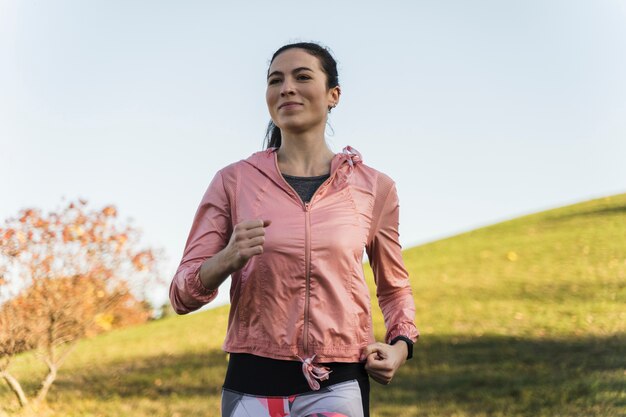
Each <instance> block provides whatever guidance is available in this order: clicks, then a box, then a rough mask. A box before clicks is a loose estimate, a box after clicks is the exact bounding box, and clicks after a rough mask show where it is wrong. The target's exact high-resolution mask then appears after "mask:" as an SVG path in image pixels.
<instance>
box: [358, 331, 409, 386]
mask: <svg viewBox="0 0 626 417" xmlns="http://www.w3.org/2000/svg"><path fill="white" fill-rule="evenodd" d="M407 354H408V347H407V345H406V342H404V341H402V340H399V341H398V342H396V343H395V344H394V345H388V344H386V343H380V342H377V343H373V344H371V345H368V346H367V347H366V348H365V351H363V353H362V354H361V360H365V359H366V360H367V361H366V363H365V370H366V371H367V373H368V374H369V376H371V377H372V379H373V380H374V381H376V382H378V383H379V384H383V385H387V384H389V383H390V382H391V380H392V379H393V376H394V374H395V373H396V371H397V370H398V368H400V366H401V365H402V364H403V363H404V362H406V356H407Z"/></svg>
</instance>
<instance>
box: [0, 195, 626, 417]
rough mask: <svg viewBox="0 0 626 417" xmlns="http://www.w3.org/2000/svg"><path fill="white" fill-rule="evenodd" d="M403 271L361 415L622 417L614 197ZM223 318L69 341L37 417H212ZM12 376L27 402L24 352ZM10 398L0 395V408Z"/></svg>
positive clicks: (620, 235) (29, 361)
mask: <svg viewBox="0 0 626 417" xmlns="http://www.w3.org/2000/svg"><path fill="white" fill-rule="evenodd" d="M405 261H406V264H407V267H408V269H409V271H410V273H411V280H412V285H413V290H414V296H415V303H416V306H417V317H416V322H417V324H418V327H419V328H420V330H421V333H422V337H421V340H420V341H419V342H418V344H417V345H416V346H415V358H414V359H413V360H411V361H409V362H407V364H406V366H404V367H403V368H402V369H401V372H400V374H399V375H398V376H397V377H396V378H395V380H394V381H393V383H392V385H391V386H389V387H382V386H378V385H376V384H375V383H373V392H372V415H373V416H389V417H391V416H430V417H432V416H476V417H478V416H602V417H610V416H624V415H626V307H625V306H626V194H622V195H616V196H612V197H607V198H603V199H597V200H593V201H588V202H584V203H581V204H576V205H572V206H568V207H563V208H559V209H555V210H550V211H546V212H542V213H538V214H533V215H529V216H524V217H521V218H518V219H515V220H511V221H507V222H503V223H500V224H496V225H493V226H489V227H485V228H481V229H478V230H475V231H472V232H468V233H464V234H461V235H458V236H454V237H451V238H448V239H444V240H440V241H437V242H433V243H430V244H426V245H422V246H419V247H415V248H411V249H409V250H407V251H406V252H405ZM366 273H367V276H368V279H369V280H370V282H371V271H369V270H366ZM227 312H228V308H227V307H221V308H217V309H214V310H211V311H207V312H203V313H199V314H194V315H190V316H181V317H171V318H167V319H163V320H160V321H157V322H152V323H149V324H147V325H144V326H140V327H135V328H128V329H123V330H118V331H114V332H111V333H109V334H105V335H102V336H99V337H96V338H93V339H91V340H85V341H83V342H81V343H80V344H79V346H78V347H77V349H76V351H75V352H74V354H73V356H72V357H71V358H70V359H69V360H68V363H67V365H66V366H65V367H64V368H62V370H61V372H60V374H59V377H58V380H57V382H56V383H55V385H54V386H53V388H52V390H51V393H50V395H49V401H48V402H49V405H50V408H51V411H50V415H53V416H64V417H65V416H72V417H73V416H81V417H88V416H89V417H91V416H93V417H96V416H98V417H119V416H138V417H147V416H150V417H166V416H167V417H176V416H179V417H183V416H218V415H219V393H220V385H221V382H222V378H223V375H224V372H225V368H226V363H227V362H226V361H227V358H226V355H225V354H224V353H223V352H222V351H221V350H220V346H221V342H222V339H223V335H224V332H225V329H226V321H227ZM375 322H376V327H377V337H378V338H382V335H383V334H384V326H383V324H382V318H381V317H380V314H379V313H378V312H377V315H376V317H375ZM13 370H14V372H15V374H17V375H18V376H19V377H20V379H22V380H25V381H28V384H27V389H28V390H29V391H31V392H32V390H34V389H35V385H33V384H36V383H37V381H38V379H37V378H36V377H35V375H37V376H39V375H41V374H42V373H43V368H42V367H41V365H40V364H39V363H37V362H36V360H35V359H34V358H33V357H32V356H31V355H25V356H23V357H21V358H19V360H18V361H16V363H15V364H14V365H13ZM13 401H14V399H13V398H12V397H11V395H10V394H9V392H8V390H7V388H6V386H5V385H2V384H0V404H3V405H6V404H11V403H13Z"/></svg>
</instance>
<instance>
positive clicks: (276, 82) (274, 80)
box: [267, 78, 280, 85]
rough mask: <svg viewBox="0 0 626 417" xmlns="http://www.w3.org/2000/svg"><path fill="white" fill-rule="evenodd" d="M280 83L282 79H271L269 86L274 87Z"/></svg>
mask: <svg viewBox="0 0 626 417" xmlns="http://www.w3.org/2000/svg"><path fill="white" fill-rule="evenodd" d="M279 82H280V78H270V79H269V80H267V85H274V84H278V83H279Z"/></svg>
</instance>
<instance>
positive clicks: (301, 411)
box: [222, 380, 364, 417]
mask: <svg viewBox="0 0 626 417" xmlns="http://www.w3.org/2000/svg"><path fill="white" fill-rule="evenodd" d="M363 415H364V414H363V404H362V402H361V390H360V389H359V384H358V382H357V381H356V380H352V381H346V382H340V383H338V384H335V385H330V386H328V387H325V388H322V389H320V390H319V391H313V392H307V393H304V394H298V395H292V396H289V397H261V396H257V395H248V394H242V393H239V392H236V391H231V390H228V389H223V390H222V417H363Z"/></svg>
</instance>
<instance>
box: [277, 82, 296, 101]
mask: <svg viewBox="0 0 626 417" xmlns="http://www.w3.org/2000/svg"><path fill="white" fill-rule="evenodd" d="M293 93H294V87H293V82H292V81H291V80H290V79H289V78H286V79H285V80H284V81H283V83H282V85H281V88H280V95H281V96H282V97H284V96H286V95H289V94H293Z"/></svg>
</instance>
